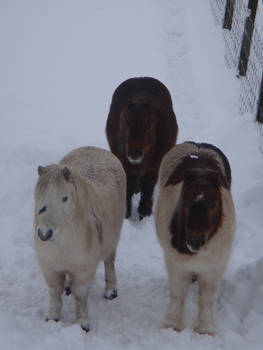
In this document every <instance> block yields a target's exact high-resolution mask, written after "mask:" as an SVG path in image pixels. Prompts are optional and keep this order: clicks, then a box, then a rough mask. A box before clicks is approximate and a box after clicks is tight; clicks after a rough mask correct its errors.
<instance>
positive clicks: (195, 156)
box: [189, 154, 199, 159]
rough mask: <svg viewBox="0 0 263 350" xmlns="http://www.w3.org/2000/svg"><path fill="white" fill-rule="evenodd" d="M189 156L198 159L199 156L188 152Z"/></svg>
mask: <svg viewBox="0 0 263 350" xmlns="http://www.w3.org/2000/svg"><path fill="white" fill-rule="evenodd" d="M189 157H190V158H192V159H199V156H197V155H196V154H189Z"/></svg>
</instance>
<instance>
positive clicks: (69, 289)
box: [64, 286, 71, 295]
mask: <svg viewBox="0 0 263 350" xmlns="http://www.w3.org/2000/svg"><path fill="white" fill-rule="evenodd" d="M64 292H65V295H70V294H71V288H70V286H66V287H65V288H64Z"/></svg>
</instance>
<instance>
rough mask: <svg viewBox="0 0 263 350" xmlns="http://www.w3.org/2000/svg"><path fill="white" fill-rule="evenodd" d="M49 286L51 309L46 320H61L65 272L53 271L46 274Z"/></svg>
mask: <svg viewBox="0 0 263 350" xmlns="http://www.w3.org/2000/svg"><path fill="white" fill-rule="evenodd" d="M45 277H46V280H47V284H48V287H49V309H48V317H47V318H46V321H49V320H54V321H56V322H57V321H59V320H60V317H61V309H62V294H63V289H64V280H65V276H64V274H63V273H58V272H53V273H50V272H49V274H48V275H45Z"/></svg>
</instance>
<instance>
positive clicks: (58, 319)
mask: <svg viewBox="0 0 263 350" xmlns="http://www.w3.org/2000/svg"><path fill="white" fill-rule="evenodd" d="M45 321H46V322H48V321H54V322H59V321H60V318H59V317H54V318H53V317H52V318H49V317H46V318H45Z"/></svg>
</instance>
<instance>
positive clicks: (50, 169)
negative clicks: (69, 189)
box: [37, 164, 63, 192]
mask: <svg viewBox="0 0 263 350" xmlns="http://www.w3.org/2000/svg"><path fill="white" fill-rule="evenodd" d="M62 169H63V168H62V167H59V166H58V165H56V164H51V165H48V166H46V167H45V172H44V173H43V174H42V175H41V176H39V178H38V181H37V188H38V190H39V191H40V192H45V191H46V189H47V187H48V186H49V185H50V184H54V185H59V184H60V183H61V178H62V177H63V173H62Z"/></svg>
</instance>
